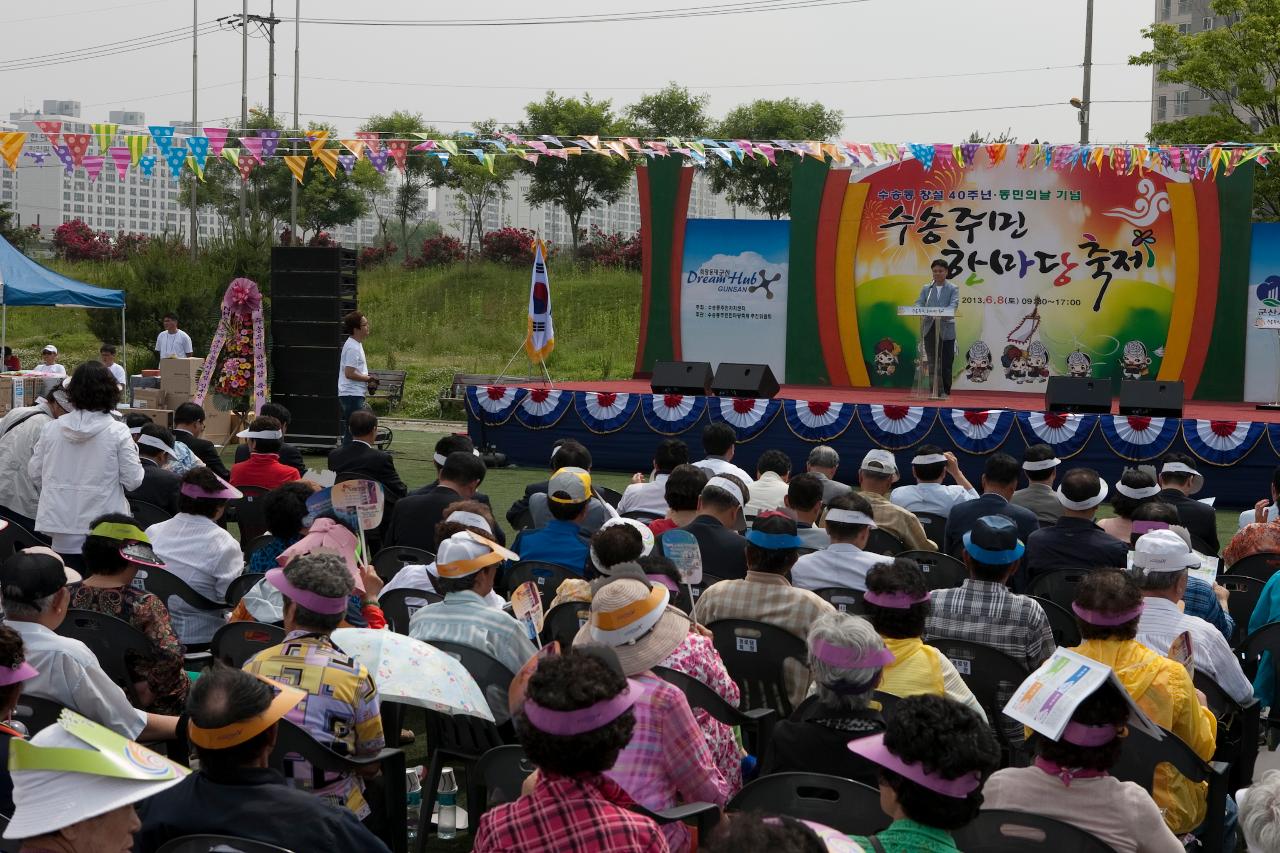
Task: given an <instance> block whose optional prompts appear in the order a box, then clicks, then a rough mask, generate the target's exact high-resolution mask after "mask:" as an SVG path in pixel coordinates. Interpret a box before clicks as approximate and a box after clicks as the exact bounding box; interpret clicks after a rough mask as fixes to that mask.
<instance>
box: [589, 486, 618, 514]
mask: <svg viewBox="0 0 1280 853" xmlns="http://www.w3.org/2000/svg"><path fill="white" fill-rule="evenodd" d="M592 491H594V492H595V493H596V497H598V498H600V500H602V501H604V502H605V503H607V504H608V505H609V506H611V507H613V508H614V509H617V508H618V504H619V503H620V502H621V501H622V492H620V491H618V490H617V489H611V488H609V487H608V486H593V487H592Z"/></svg>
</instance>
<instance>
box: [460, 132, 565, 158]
mask: <svg viewBox="0 0 1280 853" xmlns="http://www.w3.org/2000/svg"><path fill="white" fill-rule="evenodd" d="M538 138H539V139H541V140H542V141H543V142H545V143H547V144H548V145H554V146H555V147H557V148H563V147H564V143H563V142H561V141H560V138H559V137H556V136H552V135H551V134H549V133H544V134H543V135H542V136H539V137H538ZM451 153H454V154H456V153H457V152H456V151H455V152H451Z"/></svg>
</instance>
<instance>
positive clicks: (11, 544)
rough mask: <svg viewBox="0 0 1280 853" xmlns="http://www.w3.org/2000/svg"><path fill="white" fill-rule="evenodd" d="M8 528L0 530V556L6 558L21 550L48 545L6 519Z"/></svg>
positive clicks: (17, 524)
mask: <svg viewBox="0 0 1280 853" xmlns="http://www.w3.org/2000/svg"><path fill="white" fill-rule="evenodd" d="M7 520H8V522H9V526H8V527H6V528H5V529H4V530H0V555H2V556H4V557H7V556H9V555H10V554H16V553H17V552H18V551H21V550H22V549H23V548H31V547H33V546H35V545H48V544H49V543H48V542H47V541H41V539H40V537H38V536H36V535H35V534H34V533H32V532H31V531H30V530H27V529H26V528H25V527H23V526H22V525H21V524H19V523H18V522H16V521H14V520H12V519H7Z"/></svg>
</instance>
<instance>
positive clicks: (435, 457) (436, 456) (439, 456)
mask: <svg viewBox="0 0 1280 853" xmlns="http://www.w3.org/2000/svg"><path fill="white" fill-rule="evenodd" d="M556 449H557V450H558V449H559V448H556ZM471 455H472V456H479V455H480V451H479V450H476V449H475V448H472V450H471ZM431 459H432V461H433V462H435V463H436V464H437V465H439V466H440V467H441V468H443V467H444V463H446V462H448V461H449V458H448V457H447V456H445V455H444V454H443V453H433V454H431Z"/></svg>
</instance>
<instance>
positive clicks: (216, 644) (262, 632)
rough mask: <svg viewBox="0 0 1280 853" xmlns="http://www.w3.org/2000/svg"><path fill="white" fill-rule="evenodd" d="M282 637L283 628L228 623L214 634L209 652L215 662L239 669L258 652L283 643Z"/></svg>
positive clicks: (261, 624)
mask: <svg viewBox="0 0 1280 853" xmlns="http://www.w3.org/2000/svg"><path fill="white" fill-rule="evenodd" d="M284 636H285V631H284V628H281V627H280V626H279V625H266V624H263V623H262V622H228V623H227V624H225V625H223V626H222V627H221V628H219V629H218V630H217V631H215V632H214V634H213V640H212V641H211V642H210V643H209V651H210V652H211V653H212V654H213V657H214V659H215V660H220V661H222V662H223V663H225V664H227V665H228V666H234V667H235V668H236V669H240V668H241V667H243V666H244V665H245V663H246V662H248V660H249V658H251V657H253V656H254V655H256V654H257V653H258V652H260V651H263V650H264V649H269V648H271V647H272V646H278V645H280V644H281V643H283V642H284Z"/></svg>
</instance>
